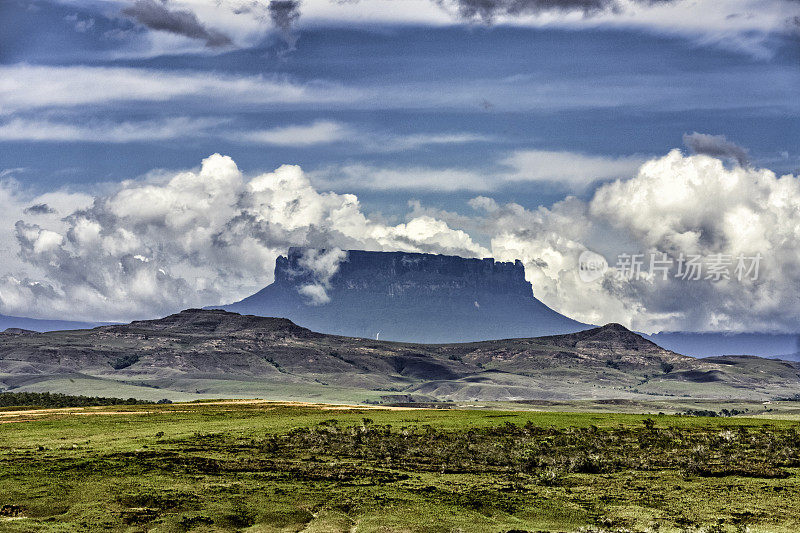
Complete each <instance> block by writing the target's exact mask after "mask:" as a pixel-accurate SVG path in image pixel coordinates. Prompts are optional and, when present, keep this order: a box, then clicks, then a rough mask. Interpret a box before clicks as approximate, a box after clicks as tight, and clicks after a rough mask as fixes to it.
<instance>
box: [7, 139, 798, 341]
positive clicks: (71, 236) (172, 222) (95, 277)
mask: <svg viewBox="0 0 800 533" xmlns="http://www.w3.org/2000/svg"><path fill="white" fill-rule="evenodd" d="M0 202H2V204H3V205H2V207H3V215H2V217H0V224H2V225H3V227H4V228H5V232H3V233H0V247H2V248H3V250H4V252H5V251H8V252H9V253H8V254H7V255H8V256H9V257H10V259H9V261H8V262H7V263H4V269H5V272H4V275H3V276H2V279H0V313H5V314H16V315H33V316H50V317H55V316H58V317H61V318H76V319H77V318H81V319H93V320H100V319H102V320H126V319H131V318H137V317H146V316H156V315H161V314H165V313H168V312H172V311H175V310H176V309H180V308H185V307H190V306H200V305H213V304H219V303H225V302H230V301H234V300H237V299H239V298H241V297H244V296H247V295H249V294H250V293H252V292H254V291H256V290H258V289H260V288H261V287H263V286H265V285H267V284H268V283H270V282H271V281H272V269H273V267H274V261H275V259H276V257H277V256H278V255H280V254H283V253H285V252H286V250H287V248H288V247H289V246H307V247H314V248H326V249H329V250H333V251H332V252H329V253H328V254H324V255H314V256H310V257H309V258H308V266H309V268H310V269H312V270H314V271H315V272H316V273H317V274H318V275H317V276H316V278H315V279H316V280H317V282H316V283H314V284H311V285H309V286H308V287H307V288H305V289H304V291H305V295H306V296H307V297H308V298H309V299H310V300H312V301H314V302H315V303H318V304H320V305H324V303H325V302H326V301H327V298H328V296H327V294H326V292H325V289H326V284H327V282H328V280H329V279H330V276H331V275H332V273H333V272H335V269H336V265H337V264H338V262H339V261H341V260H343V259H344V256H343V254H341V252H340V250H344V249H368V250H406V251H423V252H433V253H444V254H454V255H462V256H468V257H487V256H494V257H495V258H497V259H501V260H513V259H517V258H519V259H521V260H523V262H524V263H525V266H526V272H527V276H528V279H529V280H530V281H531V282H532V283H533V287H534V293H535V295H536V296H537V297H538V298H540V299H541V300H543V301H544V302H545V303H547V304H549V305H551V306H552V307H554V308H555V309H557V310H559V311H561V312H562V313H564V314H567V315H568V316H570V317H572V318H575V319H578V320H582V321H586V322H594V323H605V322H611V321H616V322H621V323H624V324H626V325H629V326H632V327H635V328H637V329H640V330H645V331H655V330H674V329H683V330H695V331H699V330H710V329H730V330H783V331H795V330H796V326H795V324H794V320H793V317H795V316H797V314H798V313H799V312H800V298H798V296H799V294H798V292H799V291H798V287H800V283H798V282H800V279H798V277H800V274H798V272H800V268H799V267H800V254H798V253H797V251H796V244H797V242H798V241H800V214H799V213H800V181H798V177H796V176H791V175H787V176H783V177H778V176H776V175H775V174H774V173H773V172H771V171H769V170H764V169H755V168H752V167H747V166H740V165H734V164H733V163H725V162H723V161H721V160H720V159H716V158H714V157H710V156H707V155H692V156H686V155H684V154H682V153H681V152H680V151H678V150H675V151H672V152H670V153H669V154H667V155H666V156H664V157H661V158H657V159H653V160H650V161H647V162H645V163H644V164H643V165H642V166H641V168H640V169H639V171H638V173H637V174H636V176H635V177H633V178H631V179H627V180H619V181H614V182H611V183H607V184H605V185H601V186H600V187H598V188H597V189H596V190H595V192H594V193H593V194H592V195H591V197H590V198H589V199H588V200H586V201H584V200H580V199H577V198H574V197H568V198H565V199H564V200H563V201H561V202H558V203H556V204H555V205H553V206H552V207H550V208H544V207H539V208H536V209H526V208H524V207H522V206H520V205H516V204H513V203H512V204H505V205H499V204H498V203H496V202H495V201H494V200H492V199H491V198H488V197H477V198H475V199H473V200H472V201H470V207H471V209H472V211H469V212H467V214H455V213H449V212H442V211H437V210H435V209H431V208H424V207H423V206H421V205H419V204H418V203H415V204H412V206H411V211H410V212H409V214H408V215H407V217H406V221H405V222H403V223H399V224H393V223H388V222H386V221H385V220H383V219H381V218H380V217H379V216H367V215H366V214H365V213H364V212H363V210H362V208H361V206H360V205H359V202H358V199H357V198H356V197H355V196H354V195H350V194H335V193H324V192H320V191H318V190H317V189H315V187H314V186H313V185H312V183H311V182H310V181H309V179H308V178H307V177H306V175H305V174H304V173H303V171H302V170H301V169H300V168H299V167H296V166H290V165H284V166H282V167H280V168H278V169H277V170H275V171H274V172H271V173H267V174H262V175H259V176H255V177H253V178H248V177H246V176H244V175H243V174H242V172H241V171H240V170H239V169H238V168H237V166H236V164H235V163H234V162H233V161H232V160H231V159H230V158H228V157H224V156H221V155H216V154H215V155H213V156H211V157H209V158H207V159H206V160H204V161H203V164H202V166H201V168H200V169H199V171H194V172H182V173H178V174H175V175H168V176H161V177H151V178H148V179H145V180H138V181H130V182H125V183H123V184H121V186H120V187H119V188H118V190H115V191H113V192H112V193H110V194H106V195H99V196H97V197H95V198H89V197H87V196H85V195H79V194H67V193H58V194H51V195H49V196H48V197H37V198H31V197H28V196H26V195H25V194H24V191H19V190H17V189H15V188H14V187H13V186H12V185H10V184H8V183H6V184H5V185H4V186H3V187H0ZM471 235H475V236H477V235H488V236H489V237H490V241H491V244H490V247H489V248H486V247H484V246H481V245H480V244H479V243H478V241H477V240H476V238H473V237H472V236H471ZM587 250H591V251H594V252H598V253H600V254H602V255H603V256H604V257H605V258H606V259H607V261H608V263H609V264H610V265H611V267H612V268H610V269H609V270H608V271H607V272H605V274H603V275H601V276H599V277H598V279H595V280H593V281H590V282H586V281H583V280H582V278H581V277H580V276H579V275H578V263H579V257H580V255H581V253H583V252H585V251H587ZM12 252H16V253H12ZM625 253H627V254H642V257H643V261H644V265H643V269H642V272H643V275H642V276H640V277H625V276H622V277H620V276H618V272H616V271H615V270H614V268H613V267H614V265H615V263H616V262H617V260H618V256H619V255H620V254H625ZM650 254H657V256H658V257H664V258H669V259H670V260H673V261H677V260H678V259H679V258H680V257H681V256H683V257H689V256H699V257H702V258H703V259H704V260H706V259H711V258H714V257H717V258H718V257H724V258H728V259H729V261H734V260H735V258H736V257H739V256H747V257H753V256H755V255H757V254H760V256H761V257H763V261H762V262H761V264H760V269H759V273H758V276H757V279H751V278H752V277H753V276H744V278H743V279H741V280H739V279H737V278H736V276H735V275H732V276H730V277H731V279H724V278H722V279H719V280H714V279H705V275H704V276H703V277H702V278H701V279H699V280H693V279H690V280H685V279H681V278H680V277H676V276H675V274H677V266H676V267H675V268H674V269H673V270H671V271H670V272H669V275H665V276H661V275H656V276H650V275H647V270H648V264H647V261H648V259H649V257H650ZM664 254H666V255H664ZM12 256H13V257H12ZM732 269H733V265H731V273H732V272H733V271H732Z"/></svg>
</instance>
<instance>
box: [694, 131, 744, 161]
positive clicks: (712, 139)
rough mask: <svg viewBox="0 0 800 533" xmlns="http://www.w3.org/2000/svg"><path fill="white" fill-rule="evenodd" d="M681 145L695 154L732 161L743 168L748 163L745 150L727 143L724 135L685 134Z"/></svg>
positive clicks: (734, 144) (729, 142)
mask: <svg viewBox="0 0 800 533" xmlns="http://www.w3.org/2000/svg"><path fill="white" fill-rule="evenodd" d="M683 144H684V145H685V146H686V148H688V149H689V150H691V151H692V152H693V153H695V154H702V155H709V156H711V157H717V158H724V159H733V160H735V161H736V162H737V163H739V165H740V166H743V167H745V166H747V165H748V164H749V163H750V157H749V155H748V153H747V150H746V149H744V148H742V147H741V146H739V145H738V144H736V143H733V142H731V141H729V140H728V139H727V138H726V137H725V136H724V135H709V134H707V133H697V132H694V133H686V134H684V135H683Z"/></svg>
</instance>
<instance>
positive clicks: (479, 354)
mask: <svg viewBox="0 0 800 533" xmlns="http://www.w3.org/2000/svg"><path fill="white" fill-rule="evenodd" d="M0 389H5V390H16V391H46V390H49V391H53V392H72V393H75V392H79V393H81V394H91V395H104V394H106V395H109V394H110V395H114V396H135V397H140V398H146V399H159V398H178V399H185V398H193V397H223V396H225V397H231V396H238V397H261V398H272V399H302V400H317V401H349V402H364V401H371V402H379V401H401V400H408V399H411V400H434V399H435V400H487V401H488V400H529V399H530V400H533V399H546V400H558V399H581V398H594V399H599V398H608V399H611V398H649V399H656V398H676V397H679V398H717V399H728V398H730V399H763V400H766V399H770V398H776V397H788V396H792V395H794V394H796V391H798V390H800V368H799V367H798V365H797V364H796V363H791V362H786V361H779V360H770V359H760V358H757V357H748V356H726V357H715V358H706V359H694V358H691V357H686V356H683V355H679V354H677V353H674V352H670V351H668V350H665V349H663V348H661V347H659V346H658V345H656V344H654V343H652V342H650V341H648V340H646V339H644V338H643V337H641V336H640V335H637V334H635V333H633V332H631V331H629V330H627V329H625V328H624V327H623V326H620V325H618V324H609V325H606V326H603V327H599V328H592V329H588V330H584V331H580V332H576V333H571V334H565V335H555V336H546V337H536V338H518V339H506V340H490V341H481V342H473V343H460V344H412V343H399V342H388V341H376V340H371V339H363V338H351V337H343V336H335V335H326V334H321V333H316V332H313V331H311V330H309V329H306V328H303V327H300V326H298V325H296V324H295V323H293V322H292V321H290V320H287V319H281V318H267V317H259V316H246V315H239V314H235V313H230V312H226V311H222V310H199V309H192V310H186V311H183V312H181V313H177V314H174V315H171V316H168V317H166V318H163V319H159V320H147V321H137V322H132V323H130V324H126V325H112V326H102V327H97V328H94V329H91V330H76V331H61V332H48V333H35V332H26V331H17V332H14V333H6V334H2V335H0Z"/></svg>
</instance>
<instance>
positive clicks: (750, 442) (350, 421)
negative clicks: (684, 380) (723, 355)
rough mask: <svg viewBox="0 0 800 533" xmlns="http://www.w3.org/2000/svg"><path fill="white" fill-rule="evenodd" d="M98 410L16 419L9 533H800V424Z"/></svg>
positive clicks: (281, 407)
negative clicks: (624, 532)
mask: <svg viewBox="0 0 800 533" xmlns="http://www.w3.org/2000/svg"><path fill="white" fill-rule="evenodd" d="M86 413H87V416H77V415H76V414H75V413H74V412H70V413H58V412H49V413H46V414H41V416H35V411H31V412H30V413H29V414H26V413H24V412H23V413H17V414H14V415H13V416H8V417H6V418H0V531H102V530H106V531H131V532H136V531H198V532H199V531H250V532H256V531H307V532H314V531H318V532H319V531H465V532H467V531H497V532H500V531H504V532H508V531H584V532H588V531H609V532H611V531H618V532H622V531H659V532H664V531H696V532H699V531H706V532H723V531H730V532H735V531H752V532H767V531H769V532H772V531H775V532H791V531H798V530H800V518H798V516H797V515H796V512H795V510H796V509H797V507H798V505H799V504H800V476H799V475H798V474H800V425H799V424H798V422H797V421H796V420H793V419H791V418H782V419H757V418H742V417H713V418H712V417H698V416H668V415H655V416H649V415H633V414H612V413H554V412H532V411H515V412H511V411H478V410H464V409H449V410H430V409H429V410H424V409H367V408H363V409H362V408H344V407H342V408H332V407H324V406H310V405H286V404H269V403H245V402H206V403H192V404H173V405H146V406H116V407H113V408H92V409H89V410H87V411H86ZM88 413H92V414H91V416H89V415H88ZM3 422H7V423H3Z"/></svg>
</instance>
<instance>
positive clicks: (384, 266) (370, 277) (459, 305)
mask: <svg viewBox="0 0 800 533" xmlns="http://www.w3.org/2000/svg"><path fill="white" fill-rule="evenodd" d="M306 253H308V252H307V250H304V249H299V248H291V249H290V250H289V253H288V256H287V257H283V256H281V257H279V258H278V260H277V262H276V265H275V282H274V283H272V284H271V285H269V286H268V287H266V288H264V289H262V290H261V291H259V292H258V293H256V294H254V295H252V296H250V297H248V298H245V299H244V300H242V301H240V302H236V303H233V304H230V305H225V306H221V307H220V308H221V309H225V310H227V311H232V312H236V313H243V314H254V315H262V316H281V317H286V318H289V319H291V320H292V321H294V322H296V323H297V324H300V325H302V326H305V327H308V328H310V329H313V330H315V331H321V332H325V333H331V334H337V335H348V336H352V337H366V338H372V339H374V338H376V337H377V338H380V339H387V340H396V341H407V342H428V343H431V342H466V341H477V340H486V339H504V338H514V337H533V336H539V335H555V334H562V333H572V332H575V331H580V330H582V329H586V328H589V327H591V326H589V325H586V324H582V323H580V322H577V321H575V320H572V319H570V318H567V317H565V316H563V315H561V314H559V313H557V312H556V311H553V310H552V309H550V308H549V307H547V306H546V305H544V304H543V303H542V302H540V301H539V300H537V299H536V298H534V297H533V291H532V288H531V284H530V283H529V282H527V281H526V280H525V268H524V267H523V265H522V263H521V262H520V261H516V262H515V263H502V262H497V261H495V260H494V259H465V258H462V257H455V256H445V255H433V254H419V253H406V252H366V251H361V250H351V251H349V252H347V259H346V260H344V261H343V262H342V263H341V264H340V265H339V267H338V270H337V271H336V273H335V274H334V275H333V276H332V277H331V278H330V280H327V281H325V282H324V284H322V285H320V283H321V282H320V281H319V280H318V279H316V278H315V273H314V272H312V271H310V270H309V269H308V267H306V266H304V261H303V258H304V254H306ZM314 284H317V285H320V286H322V288H323V289H324V290H325V292H326V294H327V297H328V298H329V301H327V302H326V303H322V304H315V303H314V302H312V301H311V300H310V299H309V298H308V297H306V296H304V295H303V294H302V293H301V289H302V288H303V287H305V286H309V285H314Z"/></svg>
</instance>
